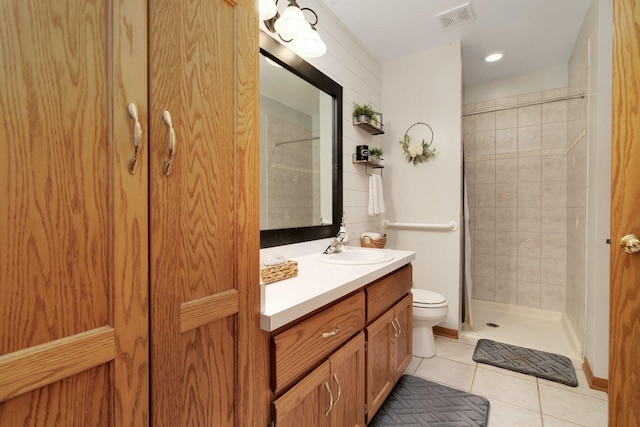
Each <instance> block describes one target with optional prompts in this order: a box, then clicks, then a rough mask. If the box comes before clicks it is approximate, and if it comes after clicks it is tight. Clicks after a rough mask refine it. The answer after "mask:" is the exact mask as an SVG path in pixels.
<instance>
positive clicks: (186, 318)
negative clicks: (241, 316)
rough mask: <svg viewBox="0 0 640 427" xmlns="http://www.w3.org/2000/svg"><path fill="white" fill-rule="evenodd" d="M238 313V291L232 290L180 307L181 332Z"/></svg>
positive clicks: (186, 303) (184, 303)
mask: <svg viewBox="0 0 640 427" xmlns="http://www.w3.org/2000/svg"><path fill="white" fill-rule="evenodd" d="M237 312H238V291H236V290H235V289H230V290H228V291H224V292H220V293H218V294H215V295H209V296H208V297H203V298H198V299H196V300H191V301H188V302H183V303H182V304H181V305H180V332H183V333H184V332H187V331H190V330H192V329H195V328H199V327H201V326H204V325H206V324H207V323H211V322H213V321H215V320H219V319H222V318H224V317H228V316H231V315H234V314H236V313H237Z"/></svg>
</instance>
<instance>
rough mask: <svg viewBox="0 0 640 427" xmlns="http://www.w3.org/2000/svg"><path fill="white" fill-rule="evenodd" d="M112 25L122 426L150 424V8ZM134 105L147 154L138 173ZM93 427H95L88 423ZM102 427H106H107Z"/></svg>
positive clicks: (125, 2)
mask: <svg viewBox="0 0 640 427" xmlns="http://www.w3.org/2000/svg"><path fill="white" fill-rule="evenodd" d="M111 7H112V8H113V12H112V13H113V19H112V21H111V23H112V25H113V32H112V34H113V41H112V43H111V48H112V49H113V78H112V91H113V98H112V102H113V106H112V110H113V111H112V120H113V141H114V144H113V145H114V153H113V156H114V172H113V179H114V183H113V187H114V189H115V193H114V197H113V215H114V217H115V218H116V219H117V220H115V221H114V222H113V248H114V253H113V274H114V276H113V278H114V281H113V290H112V298H113V305H112V307H113V325H114V329H115V340H116V347H117V353H116V356H115V360H114V364H113V387H114V389H115V390H116V392H115V393H113V394H112V398H113V412H114V414H113V417H114V420H117V423H118V424H119V425H121V426H148V425H149V232H148V230H149V221H148V215H149V202H148V199H149V196H148V180H149V162H148V153H149V140H148V130H149V126H148V121H147V111H148V101H147V99H148V94H147V86H148V79H147V71H148V66H147V56H148V55H147V45H148V41H147V1H146V0H133V1H132V0H114V1H112V6H111ZM129 103H134V104H135V105H136V108H137V110H138V115H139V121H140V124H141V127H142V132H143V133H142V135H143V138H142V141H141V144H142V152H141V154H140V155H139V157H138V166H137V169H136V172H135V173H134V174H131V173H129V161H130V160H131V158H132V157H133V154H134V145H133V136H134V130H135V127H134V126H135V122H134V120H133V118H132V117H131V116H130V115H129V110H128V105H129ZM84 425H90V424H84ZM103 425H104V424H103Z"/></svg>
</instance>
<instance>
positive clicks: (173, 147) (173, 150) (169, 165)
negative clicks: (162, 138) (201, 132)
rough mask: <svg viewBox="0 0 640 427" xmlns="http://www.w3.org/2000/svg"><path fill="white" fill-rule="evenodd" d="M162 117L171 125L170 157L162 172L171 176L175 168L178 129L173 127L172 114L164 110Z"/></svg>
mask: <svg viewBox="0 0 640 427" xmlns="http://www.w3.org/2000/svg"><path fill="white" fill-rule="evenodd" d="M162 118H163V119H164V122H165V123H166V125H167V126H168V127H169V157H167V160H165V161H164V163H162V172H163V173H164V174H165V175H166V176H169V175H170V174H171V170H172V169H173V165H172V162H173V156H174V154H176V144H177V141H176V131H175V130H174V129H173V122H172V121H171V114H169V112H168V111H163V112H162Z"/></svg>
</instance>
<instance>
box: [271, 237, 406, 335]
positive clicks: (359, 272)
mask: <svg viewBox="0 0 640 427" xmlns="http://www.w3.org/2000/svg"><path fill="white" fill-rule="evenodd" d="M376 250H379V251H384V252H386V253H388V254H391V255H393V259H392V260H391V261H387V262H383V263H379V264H364V265H339V264H329V263H325V262H322V261H320V260H319V259H318V256H319V255H320V254H319V253H313V254H309V255H302V256H299V257H293V258H292V259H294V260H296V261H298V275H297V276H296V277H292V278H290V279H284V280H281V281H279V282H273V283H269V284H267V285H260V286H261V298H262V301H261V307H262V310H261V313H260V328H261V329H263V330H265V331H269V332H271V331H274V330H276V329H278V328H280V327H282V326H284V325H286V324H287V323H289V322H291V321H293V320H296V319H298V318H300V317H301V316H304V315H305V314H308V313H311V312H312V311H314V310H316V309H318V308H320V307H322V306H324V305H326V304H329V303H331V302H332V301H335V300H336V299H339V298H341V297H343V296H345V295H347V294H349V293H351V292H353V291H355V290H357V289H359V288H361V287H363V286H365V285H367V284H369V283H371V282H373V281H374V280H377V279H379V278H381V277H382V276H385V275H387V274H389V273H391V272H393V271H395V270H397V269H398V268H400V267H402V266H404V265H406V264H409V263H410V262H411V261H412V260H414V259H415V258H416V253H415V252H413V251H401V250H395V249H376Z"/></svg>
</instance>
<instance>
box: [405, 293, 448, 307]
mask: <svg viewBox="0 0 640 427" xmlns="http://www.w3.org/2000/svg"><path fill="white" fill-rule="evenodd" d="M411 293H412V294H413V305H415V306H429V307H433V306H434V305H443V304H446V302H447V299H446V298H445V297H444V296H443V295H440V294H439V293H437V292H432V291H427V290H425V289H411Z"/></svg>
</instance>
